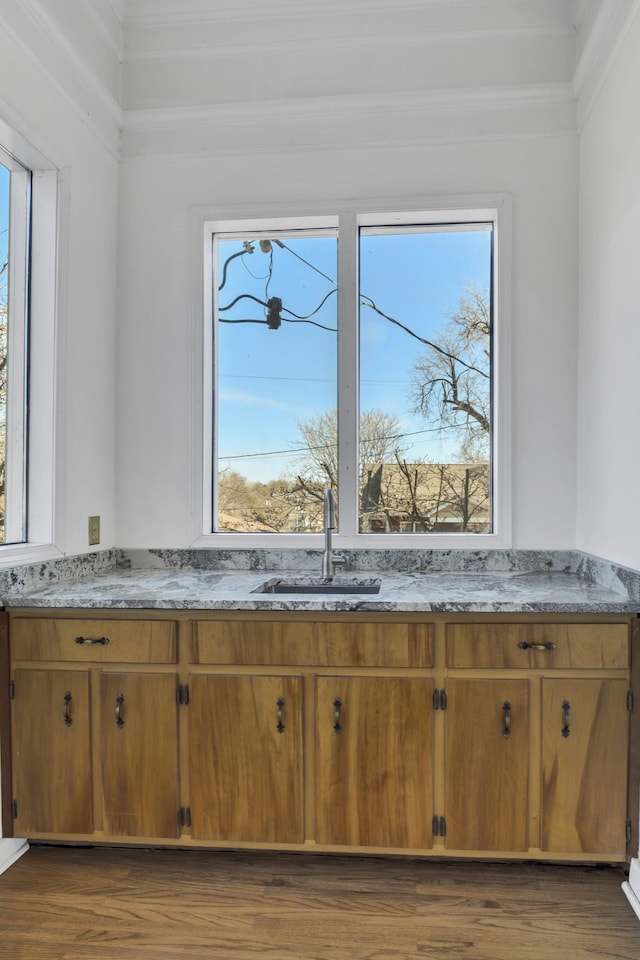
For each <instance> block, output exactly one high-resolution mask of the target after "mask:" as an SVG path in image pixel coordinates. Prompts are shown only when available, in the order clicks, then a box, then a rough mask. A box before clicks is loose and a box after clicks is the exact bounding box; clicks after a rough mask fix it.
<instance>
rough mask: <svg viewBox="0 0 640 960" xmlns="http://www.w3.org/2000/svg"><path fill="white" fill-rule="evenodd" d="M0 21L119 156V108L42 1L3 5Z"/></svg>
mask: <svg viewBox="0 0 640 960" xmlns="http://www.w3.org/2000/svg"><path fill="white" fill-rule="evenodd" d="M0 23H1V24H2V25H3V27H4V29H5V30H6V31H7V33H8V34H9V35H10V36H11V37H12V38H13V39H14V41H15V42H16V43H17V44H18V46H19V47H20V48H21V49H22V50H23V51H24V52H25V54H26V55H27V56H28V57H29V59H30V60H31V61H32V63H33V64H34V65H35V66H36V68H37V69H38V70H39V72H40V73H41V74H42V75H43V77H45V78H46V81H47V83H48V84H50V85H51V86H53V87H54V88H55V89H56V90H57V91H58V93H59V94H60V95H61V96H62V97H63V99H64V100H65V101H66V102H67V103H68V104H69V105H70V106H71V108H72V109H73V111H74V112H75V113H76V114H77V116H78V118H79V119H80V120H81V122H82V123H83V124H84V125H85V126H87V127H88V128H89V129H90V130H91V131H92V132H93V133H94V134H95V135H96V136H97V138H98V139H99V140H100V141H101V143H102V144H103V146H105V147H106V149H107V150H108V151H109V152H110V153H111V154H112V155H113V156H114V157H116V158H118V159H119V157H120V139H121V131H122V126H123V111H122V108H121V107H120V105H119V103H117V102H116V101H115V100H114V98H113V97H112V96H111V94H110V93H109V92H108V91H107V90H106V89H105V88H104V87H103V86H102V84H100V82H99V81H98V80H97V78H96V77H95V75H94V74H93V73H92V72H91V70H89V69H88V68H87V67H85V66H84V65H83V63H82V62H81V61H79V60H78V58H77V55H76V52H75V51H74V49H73V48H72V46H71V45H70V43H69V42H68V40H67V38H66V37H65V35H64V33H63V32H62V31H61V30H60V28H59V27H58V25H57V24H56V23H55V21H54V20H52V19H51V17H50V16H49V15H48V14H47V10H46V3H45V0H21V2H20V4H19V5H17V4H13V5H11V6H10V7H8V6H7V5H5V6H4V7H3V9H2V10H1V11H0Z"/></svg>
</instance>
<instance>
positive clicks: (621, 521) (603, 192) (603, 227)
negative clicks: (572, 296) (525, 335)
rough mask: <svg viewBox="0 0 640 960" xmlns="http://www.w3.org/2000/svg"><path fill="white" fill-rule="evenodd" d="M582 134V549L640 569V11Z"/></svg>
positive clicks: (634, 12) (633, 13)
mask: <svg viewBox="0 0 640 960" xmlns="http://www.w3.org/2000/svg"><path fill="white" fill-rule="evenodd" d="M631 6H632V7H633V9H632V11H631V15H630V18H629V20H628V22H627V24H626V32H623V35H622V40H621V42H620V44H619V46H617V47H616V48H615V49H614V51H613V55H612V61H611V67H610V69H609V71H608V74H607V75H606V76H605V82H604V85H603V86H602V87H601V89H600V91H599V95H598V96H597V98H594V99H593V102H592V103H591V104H590V110H589V111H588V113H587V112H586V111H584V112H585V113H586V116H585V118H584V126H583V129H582V132H581V136H580V335H579V371H580V374H579V416H578V522H577V535H576V543H577V546H578V548H579V549H582V550H585V551H588V552H589V553H593V554H596V555H599V556H602V557H606V558H607V559H609V560H613V561H616V562H618V563H621V564H625V565H628V566H630V567H634V568H636V569H639V568H640V498H639V497H638V496H637V486H638V476H639V475H640V444H639V443H638V431H639V427H640V390H639V389H638V384H639V380H640V375H639V369H638V356H639V355H640V307H639V303H640V300H639V286H638V265H639V262H640V258H639V252H640V240H639V238H640V174H639V171H640V13H639V12H638V7H639V6H640V5H639V4H638V3H635V4H632V5H631Z"/></svg>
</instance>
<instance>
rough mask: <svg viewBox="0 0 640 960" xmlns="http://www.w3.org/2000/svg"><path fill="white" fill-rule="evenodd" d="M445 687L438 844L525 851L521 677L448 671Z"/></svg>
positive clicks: (525, 734) (525, 689) (525, 691)
mask: <svg viewBox="0 0 640 960" xmlns="http://www.w3.org/2000/svg"><path fill="white" fill-rule="evenodd" d="M446 693H447V708H446V755H445V756H446V759H445V818H446V820H445V822H446V831H445V840H446V847H447V848H448V849H452V850H476V851H478V850H493V851H525V850H527V849H528V847H529V836H528V807H529V746H530V709H529V681H528V680H518V679H513V678H506V679H486V680H462V679H455V678H454V679H450V680H448V682H447V686H446Z"/></svg>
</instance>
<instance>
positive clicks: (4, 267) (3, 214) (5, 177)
mask: <svg viewBox="0 0 640 960" xmlns="http://www.w3.org/2000/svg"><path fill="white" fill-rule="evenodd" d="M10 197H11V174H10V173H9V171H8V170H7V168H6V167H5V166H3V165H2V164H0V543H4V542H5V488H6V465H7V373H8V370H7V359H8V357H7V313H8V301H9V200H10Z"/></svg>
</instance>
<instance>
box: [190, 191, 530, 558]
mask: <svg viewBox="0 0 640 960" xmlns="http://www.w3.org/2000/svg"><path fill="white" fill-rule="evenodd" d="M363 208H367V210H366V212H362V211H363ZM288 210H289V216H286V215H283V208H282V206H279V207H278V208H277V215H275V214H276V210H275V209H274V205H272V204H269V205H264V206H261V207H260V208H256V207H255V206H254V207H252V209H251V214H250V215H247V216H243V213H246V212H247V211H245V210H244V209H243V207H242V206H238V207H235V208H224V209H222V208H218V209H215V210H214V209H211V208H200V209H198V210H197V211H194V215H195V216H196V217H197V221H198V238H199V245H200V250H201V251H202V250H203V251H204V256H202V255H200V256H199V257H198V258H197V261H196V262H198V263H199V264H201V270H202V275H201V276H200V277H199V282H200V289H201V290H203V291H204V296H203V297H201V301H200V302H201V303H202V304H203V309H202V312H201V313H200V315H199V317H198V321H197V322H198V326H199V330H198V334H199V339H200V341H201V343H202V354H201V356H202V365H201V366H200V367H199V369H196V370H194V374H196V377H197V379H196V384H197V385H198V386H199V387H200V389H199V390H198V397H199V401H198V407H199V413H200V417H201V419H200V418H198V421H199V423H200V427H201V429H200V431H198V435H197V438H196V439H195V442H197V443H198V447H199V450H198V454H199V456H198V459H199V460H200V464H201V472H200V477H201V485H200V486H199V488H198V489H196V491H195V497H196V500H197V501H200V510H199V511H198V512H199V513H200V516H201V518H202V520H201V527H200V529H199V531H198V532H197V534H196V536H195V538H194V539H193V541H192V544H191V545H192V546H194V547H205V546H206V547H214V546H215V547H220V548H224V549H229V548H231V547H233V548H235V549H242V548H246V549H252V548H272V549H274V548H275V549H279V548H283V549H290V548H299V549H318V548H319V547H320V546H321V538H322V534H321V533H314V534H306V533H265V534H257V533H235V532H234V533H225V532H211V531H212V526H213V523H212V521H213V517H214V513H213V508H214V507H213V505H214V489H213V488H214V483H215V473H214V466H215V465H214V459H213V458H214V446H215V445H214V442H213V408H214V389H215V382H216V381H215V357H214V355H213V323H212V316H213V313H212V311H213V293H212V283H211V277H212V268H213V264H212V248H213V243H212V238H213V235H214V233H229V232H232V231H238V230H247V231H251V230H255V229H261V230H262V229H282V228H285V229H291V228H300V227H305V226H309V225H310V224H312V225H313V226H314V227H315V226H320V225H322V224H323V223H324V224H325V225H327V226H333V225H335V222H336V220H337V224H338V236H339V243H338V277H339V285H338V316H339V317H341V318H342V319H341V326H340V333H339V336H338V370H337V380H338V463H339V479H338V484H339V490H340V504H341V516H340V529H339V530H338V532H337V533H336V534H335V535H334V546H335V547H336V549H340V548H342V549H376V550H379V549H387V550H389V549H393V550H398V549H402V550H415V549H421V550H425V549H426V550H437V549H448V550H450V549H460V550H470V549H472V550H478V549H487V548H491V549H499V548H501V549H504V548H507V547H509V546H511V536H512V521H511V516H512V503H511V442H510V440H511V437H510V398H511V379H510V364H509V354H510V336H509V323H508V318H509V317H510V314H511V308H510V302H511V198H510V196H509V195H507V194H498V195H496V194H492V195H490V196H488V195H481V196H476V195H474V196H464V197H439V198H425V197H421V198H409V199H407V198H405V199H404V202H402V203H399V202H398V200H397V199H396V200H395V201H394V200H387V201H386V202H385V201H378V202H376V203H372V202H367V203H364V202H363V203H358V204H357V205H356V204H355V203H353V204H350V203H342V204H338V203H336V204H329V203H327V204H325V205H321V206H320V207H319V208H318V207H317V206H316V207H315V208H314V207H313V205H306V204H305V205H304V206H303V205H302V204H297V205H293V206H291V207H289V208H288ZM473 222H478V223H485V224H486V223H489V222H490V223H492V225H493V263H492V271H493V278H492V287H493V304H492V306H493V339H492V393H493V402H492V436H491V449H492V498H493V532H491V533H474V534H470V533H462V532H461V533H442V532H441V533H381V534H376V533H371V532H366V533H360V532H359V530H358V476H357V467H358V465H357V459H356V457H355V455H354V457H353V458H352V456H351V454H352V451H354V450H355V451H357V440H358V419H359V407H358V403H359V397H358V394H359V376H358V360H359V356H358V351H359V347H358V325H359V324H358V311H359V304H358V246H359V230H360V227H390V228H393V227H396V226H398V227H400V226H410V225H412V224H414V225H415V224H429V223H432V224H438V223H440V224H442V223H447V224H448V223H451V224H456V223H460V224H464V223H473ZM345 277H347V278H348V279H347V281H346V282H345V280H344V278H345ZM347 317H348V318H349V321H348V322H346V321H345V319H344V318H347ZM354 373H355V374H356V375H355V376H354V375H353V374H354ZM196 409H197V408H196ZM352 459H353V462H351V461H352ZM194 533H195V531H194Z"/></svg>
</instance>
